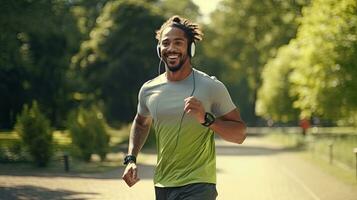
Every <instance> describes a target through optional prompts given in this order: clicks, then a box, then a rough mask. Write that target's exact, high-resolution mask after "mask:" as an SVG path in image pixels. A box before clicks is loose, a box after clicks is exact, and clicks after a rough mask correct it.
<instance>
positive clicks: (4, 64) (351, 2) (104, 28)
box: [0, 0, 357, 199]
mask: <svg viewBox="0 0 357 200" xmlns="http://www.w3.org/2000/svg"><path fill="white" fill-rule="evenodd" d="M176 14H177V15H181V16H183V17H185V18H188V19H191V20H192V21H194V22H197V23H199V24H200V25H201V27H202V29H203V32H204V38H203V40H202V41H201V42H200V43H198V44H197V51H196V52H197V53H196V56H195V57H194V58H193V60H192V63H193V66H194V67H195V68H197V69H199V70H202V71H204V72H206V73H208V74H209V75H214V76H216V77H217V78H218V79H219V80H221V81H222V82H223V83H224V84H225V85H226V86H227V88H228V90H229V92H230V94H231V97H232V99H233V101H234V102H235V104H236V105H237V106H238V107H239V109H240V112H241V116H242V118H243V119H244V120H245V121H246V122H247V124H248V126H249V129H248V133H249V134H251V135H270V136H269V137H268V139H269V142H268V143H270V141H277V142H278V143H280V144H281V145H283V146H285V147H286V148H288V149H283V150H281V152H285V153H286V152H290V153H291V152H305V153H306V154H308V155H312V157H313V160H315V161H316V159H317V160H319V161H318V163H320V164H321V163H325V164H324V166H325V168H329V167H331V166H333V167H336V168H338V169H344V170H345V169H347V172H346V171H344V172H337V173H335V174H337V176H340V177H341V176H342V177H345V178H346V177H348V178H347V179H348V181H349V183H352V184H354V186H356V185H355V184H356V181H355V180H356V179H355V178H354V171H353V170H354V168H355V166H356V159H355V158H357V149H356V147H357V79H356V76H357V2H356V0H265V1H261V0H206V1H205V0H180V1H175V0H11V1H6V0H0V96H1V98H0V163H1V164H2V165H0V169H1V170H0V171H2V172H1V173H5V174H11V173H12V174H13V175H15V176H18V175H19V173H20V172H23V173H25V172H26V171H27V172H29V173H30V174H34V173H35V174H36V173H43V171H38V170H36V169H35V168H34V167H33V164H36V165H37V166H39V167H45V166H47V169H46V171H45V172H46V173H47V172H48V173H53V172H56V173H59V172H63V170H66V171H67V172H68V171H71V172H72V173H77V172H79V173H83V172H102V171H106V170H108V169H118V167H122V158H123V156H124V154H125V153H126V151H127V143H128V137H129V136H128V135H129V130H130V123H131V121H132V120H133V118H134V116H135V114H136V106H137V95H138V92H139V89H140V87H141V85H142V84H143V83H144V82H146V81H147V80H149V79H152V78H154V77H155V76H157V71H158V65H159V59H158V57H157V55H156V44H157V41H156V39H155V31H156V30H157V29H159V28H160V26H161V24H162V23H163V22H164V21H166V20H167V19H168V18H169V17H171V16H172V15H176ZM151 131H152V132H153V130H151ZM251 138H253V139H250V137H248V139H247V140H248V141H247V144H246V145H248V146H244V145H243V147H241V148H238V150H237V152H236V149H237V147H229V148H231V150H230V151H229V152H228V153H229V154H227V147H224V148H223V147H219V146H218V147H217V149H218V150H217V152H218V154H219V155H218V160H219V159H224V157H223V158H222V154H223V155H225V156H227V155H230V156H232V158H234V159H238V157H239V156H238V157H236V155H247V156H246V157H244V158H243V157H242V156H241V157H240V159H245V158H247V159H253V160H254V158H253V157H254V156H259V155H260V156H262V155H263V158H262V159H263V160H264V159H265V158H267V155H271V154H272V152H280V150H279V151H276V150H275V149H270V147H269V148H268V147H265V146H264V145H263V146H259V145H260V143H259V142H258V140H257V141H255V139H254V137H251ZM259 138H260V137H259ZM259 141H260V139H259ZM255 142H257V143H255ZM218 143H219V144H220V142H218ZM154 144H155V136H154V134H150V136H149V138H148V141H147V144H146V146H145V147H144V152H145V151H146V154H147V156H146V157H145V155H142V158H141V159H140V160H142V162H146V160H150V162H149V163H151V164H149V165H147V168H149V171H150V170H153V166H154V165H155V158H153V156H152V155H151V154H153V153H152V152H153V151H152V150H150V149H153V147H154ZM249 145H252V146H249ZM254 145H256V146H254ZM353 148H355V153H353ZM145 149H146V150H145ZM148 152H149V153H148ZM222 152H223V153H222ZM144 154H145V153H144ZM320 158H321V159H320ZM284 159H285V158H284ZM238 161H239V160H238ZM245 162H246V161H244V162H243V161H240V164H239V165H240V166H242V167H244V165H242V163H245ZM5 163H6V165H3V164H5ZM286 163H289V161H287V162H286ZM336 163H337V164H336ZM332 164H333V165H332ZM63 165H64V166H63ZM268 165H269V164H256V163H254V164H252V166H262V167H266V166H268ZM144 166H145V165H144ZM326 166H328V167H326ZM341 166H342V167H341ZM63 167H64V169H63ZM246 168H247V172H250V173H253V172H251V170H250V169H252V167H251V166H247V167H246ZM272 168H275V167H272ZM287 168H289V169H290V167H287ZM291 168H293V167H291ZM19 169H21V170H19ZM144 169H145V167H144ZM12 170H15V171H12ZM264 170H265V169H261V172H262V174H267V173H266V172H265V171H264ZM356 170H357V169H356ZM11 171H12V172H11ZM331 171H336V169H335V168H333V170H330V172H331ZM223 172H224V170H223ZM255 172H256V171H255ZM255 172H254V173H255ZM1 173H0V175H3V174H1ZM219 173H222V170H221V171H219ZM254 173H253V174H254ZM118 174H119V173H117V174H116V175H115V176H113V175H110V177H112V178H113V179H115V180H116V181H117V179H118V177H119V176H118ZM232 174H233V173H232ZM232 174H229V175H232ZM302 174H306V173H305V171H303V172H302ZM341 174H342V175H341ZM356 175H357V172H356ZM41 176H43V174H42V175H41ZM308 176H310V175H308ZM98 177H101V178H102V176H98ZM104 177H106V178H107V177H109V175H105V176H104ZM151 177H152V176H151V175H147V177H146V178H148V179H151ZM249 177H250V178H251V177H252V176H250V175H249ZM249 177H247V179H249ZM285 177H289V176H285ZM310 177H315V176H310ZM356 177H357V176H356ZM1 178H4V176H0V190H1V188H2V186H1V180H6V179H1ZM5 178H6V177H5ZM37 178H38V177H37ZM86 178H88V177H86ZM101 178H98V179H101ZM106 178H104V179H106ZM228 178H229V177H228ZM238 179H241V177H240V178H238ZM268 179H269V180H271V179H270V178H268ZM314 179H315V180H318V178H314ZM9 180H10V179H8V180H7V181H3V183H5V182H6V183H9ZM11 180H15V179H13V177H11ZM23 180H25V179H23ZM36 180H37V179H36ZM256 180H259V181H260V180H261V178H260V177H257V179H256ZM306 180H307V179H306ZM328 180H330V179H328ZM86 181H88V179H86ZM30 182H33V181H32V180H31V181H30ZM289 182H291V180H289ZM301 182H305V180H303V181H301ZM326 182H335V181H325V182H324V183H326ZM251 183H252V184H255V183H253V182H251ZM320 183H321V182H320ZM320 183H317V184H315V183H311V185H321V184H320ZM9 184H10V183H9ZM16 184H19V183H16ZM16 184H15V185H16ZM115 184H117V183H114V184H113V185H115ZM63 185H66V184H63ZM151 185H152V183H151V182H150V183H148V186H147V187H151ZM267 185H269V183H267ZM282 185H285V184H282ZM322 185H324V184H322ZM104 186H107V184H106V183H103V187H104ZM44 187H47V186H44ZM219 187H220V186H219ZM249 187H250V186H249ZM253 187H254V185H252V187H250V188H253ZM262 187H263V188H266V185H262ZM3 188H4V187H3ZM16 188H18V187H13V188H12V189H15V190H16ZM123 188H125V187H123ZM139 188H140V187H139ZM292 188H295V186H292ZM303 188H306V187H305V186H304V187H303ZM333 188H340V187H337V186H336V187H335V186H333ZM22 189H23V190H22ZM37 189H38V188H35V190H37ZM5 190H6V191H10V193H3V194H5V195H6V194H7V195H10V196H7V197H6V196H3V198H4V199H7V198H8V199H14V198H15V197H16V198H17V196H16V195H15V196H12V193H11V191H12V190H11V189H10V190H8V189H7V188H6V187H5ZM5 190H3V191H5ZM88 190H90V189H88V188H84V189H83V191H88ZM22 191H27V187H25V188H20V189H19V194H20V193H21V192H22ZM31 191H32V190H31ZM54 191H57V190H56V189H54ZM247 191H248V190H247ZM249 191H250V192H249V194H247V195H251V194H257V195H258V193H255V192H252V191H251V190H249ZM287 191H288V190H287ZM326 191H330V190H329V189H321V193H318V194H325V192H326ZM351 191H352V190H351ZM52 192H53V190H52ZM234 192H235V190H234V189H232V194H233V193H234ZM30 193H31V192H30ZM287 193H289V194H291V192H289V191H288V192H287ZM303 193H306V191H305V192H303ZM307 193H309V192H307ZM135 194H138V193H135ZM133 195H134V193H133ZM328 195H330V194H328ZM353 195H354V194H353ZM353 195H351V196H353ZM272 196H274V195H272ZM278 196H279V195H278ZM330 197H331V198H332V196H331V195H330ZM339 197H341V196H339ZM0 198H2V197H1V195H0ZM44 199H46V198H44ZM128 199H133V198H131V197H130V198H128ZM143 199H146V197H143ZM247 199H250V198H247ZM253 199H254V198H253ZM257 199H261V198H260V197H258V198H257ZM292 199H306V198H292ZM313 199H316V198H313ZM323 199H328V198H327V197H326V198H323ZM335 199H336V198H335ZM338 199H348V198H342V197H341V198H338ZM351 199H353V198H351Z"/></svg>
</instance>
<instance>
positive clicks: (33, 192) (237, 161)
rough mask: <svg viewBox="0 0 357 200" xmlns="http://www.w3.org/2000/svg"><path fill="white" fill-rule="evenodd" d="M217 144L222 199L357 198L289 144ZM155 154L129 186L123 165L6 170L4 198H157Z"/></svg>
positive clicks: (0, 195)
mask: <svg viewBox="0 0 357 200" xmlns="http://www.w3.org/2000/svg"><path fill="white" fill-rule="evenodd" d="M216 146H217V177H218V178H217V189H218V193H219V195H218V200H236V199H237V200H357V187H355V186H351V185H346V184H344V183H342V182H340V181H339V180H337V179H336V178H334V177H332V176H330V175H328V174H326V173H324V172H322V171H321V170H320V169H319V168H318V167H316V166H314V165H312V164H310V163H308V162H306V161H305V160H303V159H301V158H300V157H299V156H297V155H296V152H294V151H293V150H289V149H282V148H279V147H277V146H274V145H270V144H268V143H267V142H266V141H265V140H261V139H260V138H259V137H248V138H247V140H246V141H245V143H244V144H243V145H234V144H230V143H227V142H224V141H222V140H217V141H216ZM155 160H156V155H155V154H150V153H146V155H145V159H144V160H142V161H141V163H140V165H139V175H140V177H141V180H140V182H138V183H137V184H136V185H135V186H133V187H132V188H128V187H127V186H126V185H125V183H124V182H123V181H121V179H120V176H121V173H122V171H123V168H120V169H118V170H114V171H110V172H106V173H100V174H78V175H70V176H69V175H65V174H63V175H58V174H57V175H51V174H40V175H31V174H26V173H25V174H23V173H20V172H19V173H18V174H17V173H12V174H6V173H0V199H1V200H3V199H4V200H5V199H6V200H7V199H9V200H10V199H11V200H13V199H31V200H37V199H46V200H47V199H77V200H79V199H106V200H110V199H118V200H150V199H154V190H153V183H152V176H153V169H154V164H155Z"/></svg>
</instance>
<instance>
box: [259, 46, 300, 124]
mask: <svg viewBox="0 0 357 200" xmlns="http://www.w3.org/2000/svg"><path fill="white" fill-rule="evenodd" d="M294 44H296V42H294V41H291V42H290V43H289V45H287V46H284V47H281V48H280V49H279V51H278V53H277V57H276V58H274V59H270V60H269V61H268V63H267V64H266V65H265V66H264V69H263V72H262V80H263V83H262V86H261V87H260V88H259V91H258V100H257V114H258V115H259V116H262V117H264V118H266V119H273V120H274V121H280V122H288V121H297V120H298V119H299V114H300V112H299V110H298V109H297V108H294V106H293V102H294V101H295V100H296V99H297V97H296V96H294V95H293V94H291V93H290V90H291V84H290V82H289V77H290V75H291V73H292V72H293V66H294V61H295V60H296V59H297V58H298V57H299V56H300V52H301V51H300V49H299V48H298V47H297V46H296V45H294Z"/></svg>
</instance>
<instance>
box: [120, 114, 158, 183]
mask: <svg viewBox="0 0 357 200" xmlns="http://www.w3.org/2000/svg"><path fill="white" fill-rule="evenodd" d="M151 121H152V119H151V117H144V116H141V115H139V114H137V115H136V116H135V118H134V121H133V124H132V125H131V129H130V138H129V148H128V155H133V156H135V157H136V156H138V154H139V151H140V150H141V148H142V147H143V145H144V143H145V141H146V138H147V137H148V135H149V130H150V126H151ZM122 179H123V180H124V181H125V182H126V184H127V185H128V186H129V187H131V186H133V185H134V184H135V183H137V182H138V181H139V177H138V169H137V166H136V163H135V162H130V163H128V165H127V166H126V167H125V170H124V173H123V176H122Z"/></svg>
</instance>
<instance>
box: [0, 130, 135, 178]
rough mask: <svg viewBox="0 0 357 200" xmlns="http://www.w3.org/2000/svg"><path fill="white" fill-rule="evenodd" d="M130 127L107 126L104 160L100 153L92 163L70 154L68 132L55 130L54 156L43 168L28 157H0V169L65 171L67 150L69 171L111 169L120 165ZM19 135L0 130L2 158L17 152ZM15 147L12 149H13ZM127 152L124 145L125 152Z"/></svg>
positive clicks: (71, 147) (92, 171)
mask: <svg viewBox="0 0 357 200" xmlns="http://www.w3.org/2000/svg"><path fill="white" fill-rule="evenodd" d="M129 130H130V126H129V125H127V126H124V127H123V128H121V129H112V128H108V133H109V134H110V136H111V139H110V153H108V154H107V159H106V160H105V161H103V162H101V161H100V160H99V156H97V155H92V159H91V162H84V161H81V160H79V159H76V158H75V157H74V156H71V153H72V152H73V149H74V148H73V146H72V143H71V142H72V141H71V138H70V136H69V133H68V131H58V130H56V131H54V132H53V138H54V150H55V153H54V156H53V157H52V160H51V162H50V163H49V165H48V166H47V167H46V168H37V167H36V166H34V165H33V164H32V163H31V162H30V161H29V158H28V156H27V157H26V158H25V157H22V158H19V159H17V160H12V161H11V160H10V161H9V160H7V161H6V160H5V161H4V159H0V171H2V172H4V173H6V172H19V173H21V172H24V173H64V161H63V155H64V153H68V154H69V155H70V157H69V161H70V162H69V163H70V173H94V172H103V171H107V170H110V169H115V168H117V167H119V166H122V160H123V157H124V153H123V151H124V149H123V148H125V145H124V147H122V146H123V145H122V144H126V143H127V140H128V137H129ZM18 144H20V138H19V136H18V134H17V133H16V132H14V131H12V132H11V131H2V132H0V158H4V156H5V154H6V155H9V154H11V152H13V151H16V149H15V148H17V147H16V146H19V145H18ZM14 149H15V150H14ZM124 152H126V148H125V151H124Z"/></svg>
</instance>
